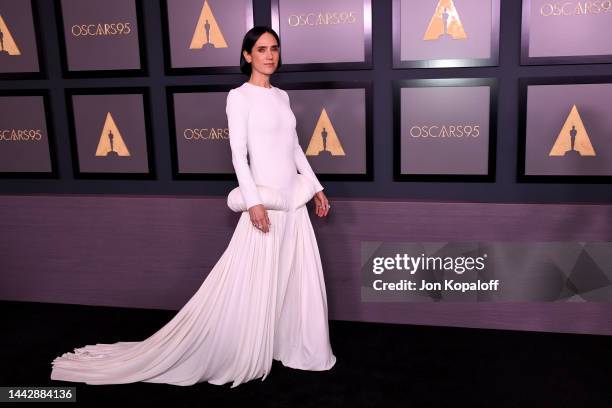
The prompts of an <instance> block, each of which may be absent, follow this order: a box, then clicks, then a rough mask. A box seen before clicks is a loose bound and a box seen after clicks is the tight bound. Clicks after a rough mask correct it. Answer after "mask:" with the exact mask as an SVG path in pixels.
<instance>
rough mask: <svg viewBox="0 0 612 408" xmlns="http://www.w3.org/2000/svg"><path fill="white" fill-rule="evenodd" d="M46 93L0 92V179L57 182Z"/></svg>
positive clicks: (40, 90)
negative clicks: (32, 179) (31, 179)
mask: <svg viewBox="0 0 612 408" xmlns="http://www.w3.org/2000/svg"><path fill="white" fill-rule="evenodd" d="M50 107H51V104H50V103H49V91H48V90H46V89H28V90H3V91H0V177H2V178H57V177H58V173H57V162H56V158H55V157H56V150H55V141H54V138H53V125H52V123H51V113H50Z"/></svg>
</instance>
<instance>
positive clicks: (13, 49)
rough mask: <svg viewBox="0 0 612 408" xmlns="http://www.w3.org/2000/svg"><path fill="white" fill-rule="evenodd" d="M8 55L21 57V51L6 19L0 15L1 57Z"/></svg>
mask: <svg viewBox="0 0 612 408" xmlns="http://www.w3.org/2000/svg"><path fill="white" fill-rule="evenodd" d="M8 55H21V51H20V50H19V47H18V46H17V43H15V39H14V38H13V36H12V35H11V32H10V31H9V29H8V26H7V24H6V22H5V21H4V17H2V15H1V14H0V56H8Z"/></svg>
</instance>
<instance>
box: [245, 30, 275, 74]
mask: <svg viewBox="0 0 612 408" xmlns="http://www.w3.org/2000/svg"><path fill="white" fill-rule="evenodd" d="M279 53H280V51H279V47H278V43H277V42H276V38H274V36H273V35H272V34H270V33H263V34H262V35H261V36H260V37H259V39H258V40H257V42H255V45H254V46H253V50H252V51H251V54H249V53H247V52H246V51H244V58H245V59H246V60H247V62H250V63H251V69H252V70H253V71H257V72H259V73H261V74H263V75H272V74H273V73H274V71H276V68H277V66H278V58H279V55H280V54H279Z"/></svg>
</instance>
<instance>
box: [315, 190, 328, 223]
mask: <svg viewBox="0 0 612 408" xmlns="http://www.w3.org/2000/svg"><path fill="white" fill-rule="evenodd" d="M314 202H315V214H317V215H318V216H319V217H325V216H326V215H327V213H328V212H329V209H330V207H331V206H330V205H329V201H328V200H327V197H325V193H324V192H323V190H321V191H319V192H317V194H315V196H314Z"/></svg>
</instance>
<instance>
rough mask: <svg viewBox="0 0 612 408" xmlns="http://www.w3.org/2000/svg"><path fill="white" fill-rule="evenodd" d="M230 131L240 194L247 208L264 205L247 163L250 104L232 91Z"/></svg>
mask: <svg viewBox="0 0 612 408" xmlns="http://www.w3.org/2000/svg"><path fill="white" fill-rule="evenodd" d="M225 113H226V114H227V125H228V130H229V139H230V147H231V149H232V164H233V165H234V170H235V171H236V177H237V178H238V185H239V186H240V192H241V193H242V198H244V202H245V204H246V207H247V208H251V207H252V206H254V205H257V204H262V201H261V198H260V197H259V192H258V191H257V186H256V184H255V180H253V175H252V174H251V169H250V168H249V164H248V162H247V137H248V117H249V111H248V104H247V103H246V100H245V99H244V97H243V96H242V95H240V93H239V92H238V91H236V90H235V89H232V90H230V91H229V93H228V94H227V101H226V106H225Z"/></svg>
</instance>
